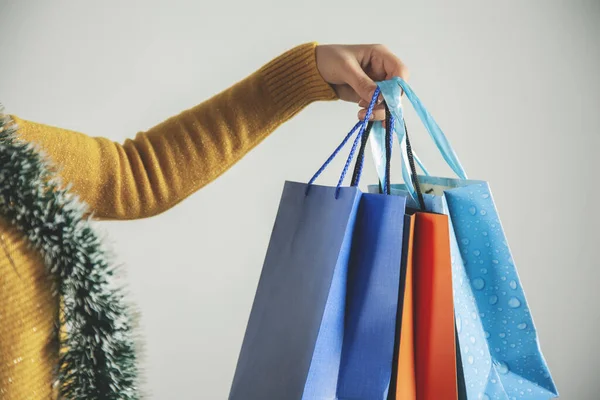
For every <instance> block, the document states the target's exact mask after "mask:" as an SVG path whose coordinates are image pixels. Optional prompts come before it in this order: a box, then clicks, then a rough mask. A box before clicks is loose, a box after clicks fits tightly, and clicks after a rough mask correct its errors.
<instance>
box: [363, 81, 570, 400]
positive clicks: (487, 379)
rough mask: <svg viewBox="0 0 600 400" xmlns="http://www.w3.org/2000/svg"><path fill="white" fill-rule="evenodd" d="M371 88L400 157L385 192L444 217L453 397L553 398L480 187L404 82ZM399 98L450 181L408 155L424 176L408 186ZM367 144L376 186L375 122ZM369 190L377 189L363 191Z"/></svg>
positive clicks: (379, 152)
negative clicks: (384, 108) (455, 364)
mask: <svg viewBox="0 0 600 400" xmlns="http://www.w3.org/2000/svg"><path fill="white" fill-rule="evenodd" d="M379 88H380V90H381V93H382V95H383V97H384V99H385V101H386V103H387V105H388V107H389V109H390V111H391V114H392V115H393V117H394V122H393V123H394V131H395V132H396V137H397V139H398V141H399V143H400V148H401V154H402V176H403V180H404V182H405V183H404V184H401V185H392V188H391V189H392V194H397V195H401V196H406V197H407V207H414V208H419V206H421V205H424V206H425V208H426V209H427V210H428V211H431V212H437V213H443V214H447V215H448V216H449V217H450V218H449V221H450V222H449V224H450V232H451V234H450V241H451V243H450V246H451V258H452V285H453V291H454V308H455V319H456V331H457V334H458V346H459V349H460V352H459V355H460V357H459V358H460V361H459V363H460V365H459V368H458V370H459V371H461V372H462V374H461V373H459V376H458V377H457V379H459V381H460V383H461V384H462V385H459V387H462V390H461V391H460V392H461V393H460V396H459V398H461V399H467V400H512V399H531V400H546V399H552V398H555V397H557V396H558V392H557V389H556V386H555V384H554V381H553V380H552V377H551V375H550V372H549V369H548V366H547V364H546V360H545V359H544V356H543V355H542V352H541V350H540V344H539V340H538V335H537V332H536V328H535V325H534V323H533V319H532V316H531V311H530V310H529V307H528V305H527V300H526V299H525V293H524V291H523V287H522V286H521V282H520V280H519V276H518V273H517V269H516V266H515V262H514V260H513V258H512V255H511V252H510V248H509V245H508V242H507V239H506V236H505V234H504V231H503V229H502V225H501V222H500V219H499V217H498V212H497V210H496V207H495V205H494V200H493V196H492V192H491V190H490V187H489V185H488V183H487V182H485V181H478V180H470V179H467V176H466V174H465V172H464V169H463V167H462V165H461V163H460V161H459V160H458V158H457V156H456V154H455V152H454V150H453V149H452V147H451V146H450V143H449V142H448V140H447V139H446V137H445V136H444V134H443V132H442V131H441V129H440V128H439V126H438V125H437V124H436V122H435V121H434V120H433V118H432V116H431V115H430V114H429V112H428V111H427V110H426V109H425V107H424V106H423V104H422V103H421V101H420V100H419V98H418V97H417V96H416V94H415V93H414V91H413V90H412V89H411V87H410V86H409V85H408V84H407V83H406V82H405V81H403V80H402V79H400V78H394V79H392V80H388V81H383V82H380V83H379ZM401 93H404V95H405V96H406V98H407V99H408V100H409V101H410V103H411V104H412V106H413V107H414V109H415V111H416V113H417V115H418V116H419V117H420V119H421V121H422V122H423V124H424V125H425V127H426V129H427V131H428V132H429V134H430V136H431V137H432V138H433V140H434V142H435V144H436V146H437V148H438V149H439V150H440V152H441V154H442V156H443V157H444V159H445V161H446V162H447V163H448V165H449V166H450V167H451V168H452V170H453V171H454V173H455V174H456V175H457V177H458V178H440V177H435V176H430V175H429V174H428V173H427V171H426V169H425V168H424V166H423V164H422V163H421V162H420V160H419V159H418V157H417V156H416V155H415V156H414V157H415V158H414V159H415V161H416V163H417V165H419V166H420V167H421V169H422V170H423V172H424V175H423V176H419V177H418V181H419V182H418V183H419V185H414V184H413V181H412V179H411V172H412V171H411V163H410V162H409V159H408V153H407V140H406V139H407V135H406V126H405V123H404V114H403V109H402V105H401V103H400V98H401ZM369 140H370V144H371V148H372V151H373V157H374V159H375V165H376V169H377V173H378V175H379V177H380V181H381V182H383V179H385V175H386V172H385V152H384V149H385V140H384V133H383V128H382V126H381V124H379V123H375V125H374V126H373V129H372V132H371V134H370V138H369ZM408 146H410V144H408ZM409 149H410V148H409ZM409 153H410V152H409ZM413 166H414V164H413ZM413 171H414V170H413ZM369 190H370V191H372V192H377V191H379V187H378V186H371V187H370V188H369ZM416 356H417V357H418V355H416Z"/></svg>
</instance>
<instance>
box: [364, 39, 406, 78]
mask: <svg viewBox="0 0 600 400" xmlns="http://www.w3.org/2000/svg"><path fill="white" fill-rule="evenodd" d="M371 57H372V58H373V59H379V60H381V64H382V67H383V71H382V72H384V73H385V79H391V78H393V77H395V76H399V77H400V78H402V79H404V80H408V78H409V76H410V74H409V72H408V68H407V67H406V65H405V64H404V63H403V62H402V60H400V58H398V57H397V56H396V55H395V54H394V53H392V52H391V51H390V50H389V49H388V48H387V47H386V46H384V45H374V50H373V54H372V56H371Z"/></svg>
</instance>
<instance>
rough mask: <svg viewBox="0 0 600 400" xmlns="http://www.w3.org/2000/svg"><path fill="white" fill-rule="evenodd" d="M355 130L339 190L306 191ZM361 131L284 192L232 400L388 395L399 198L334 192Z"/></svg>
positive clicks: (346, 189) (347, 190) (347, 189)
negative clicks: (309, 176) (305, 180)
mask: <svg viewBox="0 0 600 400" xmlns="http://www.w3.org/2000/svg"><path fill="white" fill-rule="evenodd" d="M373 105H374V102H373V104H371V107H370V109H371V110H372V107H373ZM358 127H360V130H359V133H358V135H357V137H356V140H355V142H354V145H353V147H352V150H351V152H350V156H349V158H348V161H347V163H346V167H345V169H344V172H343V173H342V177H341V178H340V181H339V183H338V185H337V187H325V186H317V185H314V184H313V183H314V180H315V179H316V177H317V176H318V175H319V174H320V172H322V170H323V169H324V168H325V167H326V166H327V164H328V163H329V162H330V161H331V159H332V158H333V157H334V156H335V155H336V154H337V153H338V152H339V151H340V149H341V148H342V146H343V145H344V144H345V143H346V142H347V141H348V139H349V138H350V137H351V135H352V134H353V133H354V131H355V130H357V128H358ZM365 127H366V123H362V122H361V123H359V124H357V125H356V126H355V127H354V129H353V130H352V131H351V132H350V134H348V136H346V138H345V139H344V141H343V142H342V144H341V145H340V146H339V147H338V149H336V151H335V152H334V154H333V155H332V156H331V157H330V158H329V159H328V160H327V162H326V163H325V164H324V165H323V167H322V168H321V169H320V170H319V171H318V172H317V174H316V175H315V176H314V177H313V179H311V181H310V182H309V184H301V183H294V182H287V183H286V185H285V187H284V191H283V195H282V199H281V202H280V206H279V211H278V213H277V217H276V220H275V225H274V228H273V232H272V235H271V240H270V243H269V247H268V250H267V255H266V258H265V263H264V266H263V270H262V273H261V277H260V281H259V284H258V288H257V292H256V295H255V299H254V303H253V306H252V311H251V313H250V318H249V321H248V326H247V329H246V333H245V336H244V340H243V343H242V349H241V351H240V356H239V359H238V364H237V367H236V371H235V375H234V379H233V383H232V387H231V391H230V396H229V398H230V399H244V400H259V399H260V400H264V399H273V400H279V399H281V400H290V399H291V400H293V399H307V400H312V399H342V400H346V399H347V400H350V399H357V400H360V399H364V400H370V399H385V398H386V396H387V391H388V386H389V380H390V376H391V363H392V358H393V347H394V326H395V320H396V309H397V300H398V281H399V275H400V263H401V255H402V236H403V215H404V207H405V197H402V196H399V197H398V196H384V195H380V194H368V193H366V194H363V193H361V192H360V191H359V190H358V189H357V188H356V187H341V184H342V182H343V178H344V175H345V171H346V170H347V168H348V165H349V163H350V161H351V159H352V157H353V154H354V150H355V148H356V144H357V142H358V141H359V140H360V138H361V135H362V134H363V133H364V130H365Z"/></svg>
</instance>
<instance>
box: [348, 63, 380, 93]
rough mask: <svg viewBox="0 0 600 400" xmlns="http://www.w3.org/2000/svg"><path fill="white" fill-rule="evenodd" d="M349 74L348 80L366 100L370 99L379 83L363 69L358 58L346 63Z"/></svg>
mask: <svg viewBox="0 0 600 400" xmlns="http://www.w3.org/2000/svg"><path fill="white" fill-rule="evenodd" d="M346 70H347V76H346V82H347V83H348V85H350V87H351V88H352V89H354V91H355V92H356V93H357V94H358V96H359V97H360V98H361V99H362V100H365V101H370V100H371V97H372V96H373V93H374V92H375V89H376V88H377V85H376V84H375V82H373V80H372V79H371V78H369V76H368V75H367V74H366V73H365V71H363V69H362V67H361V66H360V64H359V63H358V61H356V60H352V62H349V63H348V64H347V65H346Z"/></svg>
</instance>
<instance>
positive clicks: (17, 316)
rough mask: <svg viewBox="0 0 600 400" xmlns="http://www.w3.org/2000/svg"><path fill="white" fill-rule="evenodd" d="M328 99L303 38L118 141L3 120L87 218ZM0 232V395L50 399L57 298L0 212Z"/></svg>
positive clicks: (152, 201)
mask: <svg viewBox="0 0 600 400" xmlns="http://www.w3.org/2000/svg"><path fill="white" fill-rule="evenodd" d="M335 98H336V95H335V92H334V91H333V90H332V89H331V87H330V86H329V85H328V84H327V83H326V82H324V81H323V80H322V78H321V76H320V75H319V72H318V70H317V67H316V60H315V44H314V43H309V44H305V45H301V46H298V47H296V48H294V49H292V50H290V51H288V52H286V53H284V54H283V55H281V56H279V57H277V58H275V59H274V60H273V61H271V62H270V63H268V64H267V65H265V66H264V67H263V68H261V69H260V70H258V71H257V72H255V73H254V74H252V75H250V76H249V77H248V78H246V79H244V80H242V81H241V82H239V83H237V84H236V85H234V86H232V87H231V88H229V89H227V90H225V91H223V92H222V93H220V94H218V95H216V96H214V97H213V98H211V99H209V100H207V101H205V102H203V103H201V104H199V105H197V106H195V107H193V108H191V109H189V110H186V111H184V112H182V113H180V114H179V115H177V116H174V117H172V118H169V119H168V120H166V121H165V122H163V123H161V124H159V125H157V126H155V127H153V128H151V129H150V130H148V131H146V132H140V133H138V134H137V135H136V136H135V138H134V139H132V140H127V141H125V143H123V144H119V143H115V142H112V141H110V140H108V139H105V138H102V137H91V136H88V135H86V134H83V133H80V132H75V131H72V130H66V129H62V128H57V127H52V126H48V125H44V124H39V123H35V122H31V121H27V120H24V119H21V118H19V117H16V116H13V117H12V119H13V120H14V121H15V122H16V123H17V125H18V131H17V134H18V136H19V137H20V138H21V139H23V140H25V141H29V142H33V143H36V144H37V145H38V147H40V148H41V150H42V151H43V152H44V153H45V154H46V155H47V156H48V158H49V160H50V161H51V162H53V163H54V164H55V165H56V166H57V167H58V168H57V169H58V171H59V173H60V176H61V178H62V180H63V181H64V182H66V183H69V184H71V188H72V191H73V192H75V193H76V194H78V195H79V197H80V198H81V200H83V201H84V202H86V203H87V204H88V205H89V208H90V210H92V211H93V213H94V216H95V217H96V218H100V219H135V218H144V217H149V216H152V215H155V214H158V213H161V212H163V211H165V210H167V209H169V208H170V207H172V206H174V205H175V204H177V203H179V202H180V201H182V200H183V199H184V198H186V197H187V196H189V195H191V194H192V193H193V192H195V191H197V190H198V189H200V188H201V187H203V186H204V185H206V184H208V183H209V182H211V181H212V180H214V179H216V178H217V177H218V176H219V175H221V174H222V173H224V172H225V171H226V170H227V169H228V168H229V167H231V166H232V165H233V164H234V163H236V162H237V161H238V160H239V159H240V158H242V157H243V156H244V155H245V154H246V153H248V152H249V151H250V150H252V148H254V147H255V146H256V145H257V144H258V143H260V142H261V141H262V140H263V139H264V138H265V137H266V136H267V135H269V134H270V133H271V132H273V131H274V130H275V129H276V128H277V127H278V126H279V125H281V124H282V123H283V122H285V121H287V120H288V119H290V118H291V117H292V116H294V115H295V114H297V113H298V112H299V111H300V110H301V109H302V108H304V107H306V106H307V105H309V104H310V103H312V102H314V101H318V100H334V99H335ZM0 184H1V183H0ZM0 234H1V235H2V240H0V245H1V246H0V399H1V400H29V399H33V400H38V399H44V400H45V399H54V398H55V397H56V392H57V389H56V387H54V389H53V386H56V385H54V382H55V374H54V371H56V369H57V367H58V366H57V361H58V357H57V352H58V345H57V343H55V342H54V337H55V333H54V332H55V329H56V328H57V322H58V301H59V299H57V298H55V297H53V296H52V293H51V285H50V280H49V279H50V278H49V277H48V276H47V273H46V271H47V269H46V268H45V266H44V264H43V260H42V258H41V256H40V255H39V254H38V253H37V252H35V251H33V250H31V249H30V248H29V247H28V243H27V240H26V238H25V237H23V236H22V235H21V234H20V233H19V232H17V231H15V230H14V229H13V228H12V227H11V226H10V224H7V223H6V222H5V221H3V220H1V219H0ZM77 400H79V399H77Z"/></svg>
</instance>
